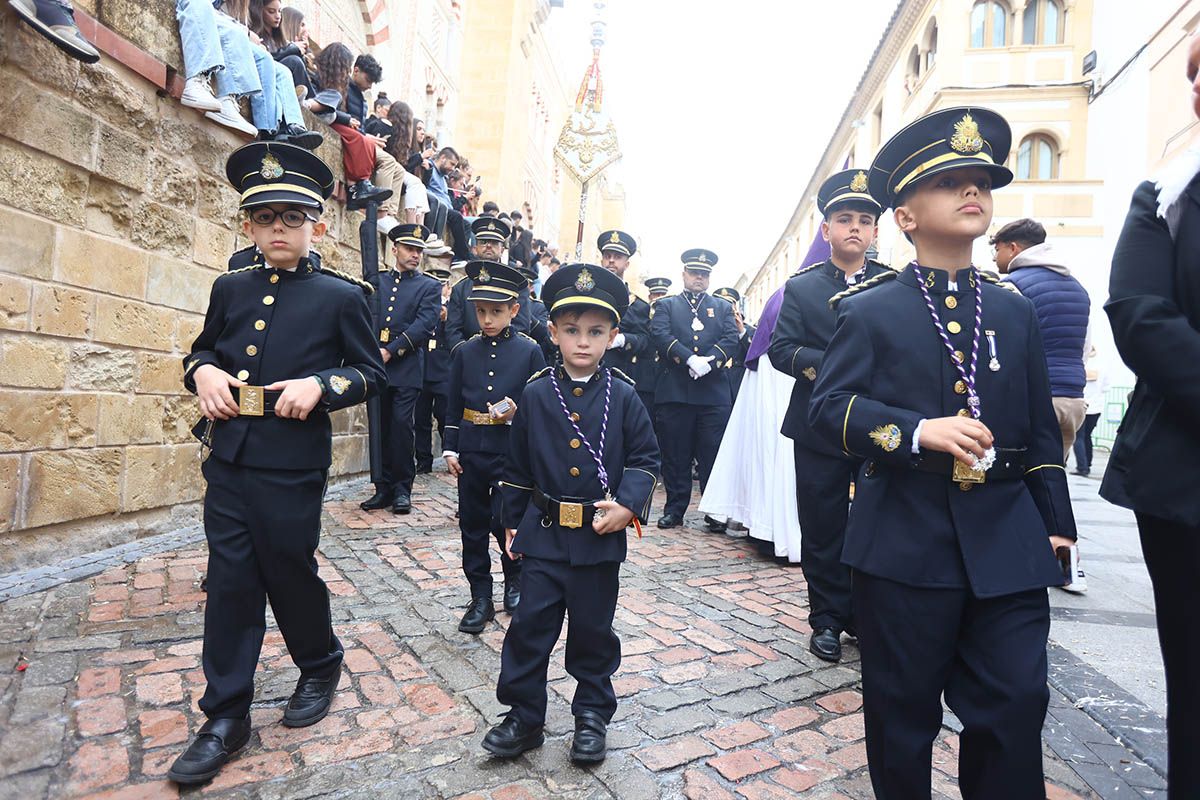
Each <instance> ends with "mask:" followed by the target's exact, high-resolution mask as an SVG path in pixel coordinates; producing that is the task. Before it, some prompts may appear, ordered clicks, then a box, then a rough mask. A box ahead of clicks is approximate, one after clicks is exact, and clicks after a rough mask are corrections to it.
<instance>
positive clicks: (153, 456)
mask: <svg viewBox="0 0 1200 800" xmlns="http://www.w3.org/2000/svg"><path fill="white" fill-rule="evenodd" d="M97 5H98V4H97V2H95V0H91V2H88V1H87V0H85V2H81V3H79V6H80V8H81V9H85V10H89V11H92V12H97V11H98V12H99V14H98V19H100V21H101V22H102V23H104V24H106V25H108V26H109V27H111V28H113V30H115V31H116V32H117V33H118V34H119V35H121V36H123V37H125V38H126V39H127V40H128V41H130V42H134V43H136V44H137V45H138V46H139V47H141V48H143V49H146V50H147V51H152V52H151V54H152V55H154V56H155V57H156V58H158V59H159V60H161V61H164V62H165V63H171V59H172V58H177V55H175V54H177V53H178V42H177V38H176V39H175V40H172V39H171V38H170V37H171V32H172V31H173V30H174V24H175V22H174V15H173V13H172V12H173V6H174V4H173V3H171V2H163V1H162V0H153V2H146V0H137V2H133V1H132V0H129V1H128V2H114V0H104V2H103V3H101V4H99V5H100V7H99V8H98V9H97ZM106 11H107V12H108V13H107V14H106V13H105V12H106ZM163 14H166V17H165V19H164V17H163ZM121 15H125V16H124V17H122V16H121ZM0 118H2V119H3V120H4V122H3V123H2V124H0V573H3V572H6V571H9V570H11V569H14V568H17V567H22V566H26V565H33V564H47V563H53V562H54V560H55V559H56V558H59V557H63V556H66V555H70V554H76V553H82V552H88V551H90V550H92V549H96V548H98V547H103V546H108V545H112V544H116V543H120V542H124V541H128V540H131V539H133V538H136V537H141V536H146V535H151V534H154V533H158V532H162V531H165V530H170V529H174V528H176V527H178V526H181V525H187V524H193V523H194V522H195V521H196V520H197V519H198V503H197V501H198V500H199V498H200V497H201V493H202V485H201V481H200V479H199V469H198V466H199V461H198V445H197V444H196V443H195V442H194V440H193V439H192V438H191V436H190V434H189V428H190V427H191V425H192V424H193V423H194V422H195V420H196V419H198V417H199V411H198V408H197V405H196V402H195V398H194V397H192V396H191V395H189V394H186V393H185V392H184V391H183V388H182V386H181V382H180V378H181V373H182V359H183V355H184V354H185V353H186V352H187V351H188V350H189V348H190V345H191V342H192V339H193V338H194V336H195V335H196V333H197V331H198V330H199V329H200V326H201V324H202V322H203V313H204V309H205V306H206V304H207V302H208V293H209V287H210V285H211V284H212V281H213V279H214V278H216V277H217V275H218V274H220V273H221V272H222V271H223V270H224V269H225V262H226V258H227V257H228V255H229V254H230V253H231V252H232V251H233V250H234V249H236V248H238V247H242V246H244V245H245V244H246V242H242V241H239V237H238V235H237V232H236V226H235V223H236V205H237V195H236V193H234V192H233V190H232V189H231V188H230V187H229V186H228V185H227V184H226V183H225V180H224V177H223V176H224V171H223V166H224V162H225V159H226V157H227V156H228V154H229V153H230V152H231V151H232V150H233V149H234V148H235V147H237V146H238V145H240V144H242V143H243V142H244V141H245V140H244V139H242V138H240V137H239V136H238V135H236V134H234V133H232V132H230V131H228V130H227V129H225V128H222V127H220V126H218V125H216V124H215V123H212V122H210V121H208V120H206V119H205V118H204V117H203V115H202V114H201V113H200V112H197V111H194V110H192V109H188V108H184V107H183V106H181V105H179V103H178V102H177V101H176V100H174V99H172V98H170V97H168V96H165V95H164V94H160V93H159V92H158V91H156V87H155V86H153V85H152V84H151V83H150V82H148V81H147V80H145V79H144V78H142V77H140V76H139V75H138V74H136V73H134V72H132V71H130V70H128V69H126V68H125V67H123V66H122V65H121V64H119V63H117V62H116V61H114V60H112V59H110V58H108V57H107V56H106V57H105V58H104V59H103V60H102V61H101V62H100V63H99V64H97V65H95V66H84V65H81V64H79V63H78V62H76V61H73V60H71V59H68V58H66V57H65V56H63V55H62V54H61V53H60V52H59V51H58V50H56V49H54V48H53V47H52V46H51V45H50V44H49V43H47V42H46V41H45V40H43V39H42V38H41V37H40V36H37V35H36V34H34V33H32V32H31V31H30V29H29V28H28V27H26V26H24V25H23V24H20V23H19V22H18V21H17V18H16V17H15V15H14V14H13V13H12V12H11V10H9V8H8V7H7V5H2V6H0ZM327 133H328V132H327ZM336 143H337V137H336V136H333V135H331V134H330V135H327V144H326V145H325V147H324V148H323V150H322V153H321V155H322V156H323V157H324V158H325V159H326V161H327V162H329V163H330V164H331V165H336V171H337V172H339V173H340V154H339V151H338V150H337V149H336ZM361 219H362V218H361V216H360V215H358V214H346V213H345V212H344V211H343V209H342V207H341V206H340V205H338V204H333V207H332V208H331V209H330V210H329V211H328V212H327V220H328V222H329V223H330V227H331V231H330V234H329V236H328V237H327V239H326V241H325V242H324V243H323V244H321V245H320V246H319V249H320V250H321V252H322V254H323V255H324V257H325V261H326V263H327V264H329V265H330V266H333V267H337V268H340V269H345V270H347V271H350V272H353V273H356V274H357V273H358V272H359V271H360V269H361V267H360V266H359V257H358V252H357V248H358V243H357V238H358V236H357V231H358V223H359V222H360V221H361ZM365 428H366V425H365V412H364V410H363V408H362V407H359V408H356V409H352V410H350V411H348V412H341V413H339V414H337V415H336V417H335V433H336V438H335V440H334V465H333V469H332V475H334V476H345V475H348V474H353V473H356V472H361V471H363V470H365V469H366V440H365Z"/></svg>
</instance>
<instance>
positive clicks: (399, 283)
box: [378, 270, 442, 389]
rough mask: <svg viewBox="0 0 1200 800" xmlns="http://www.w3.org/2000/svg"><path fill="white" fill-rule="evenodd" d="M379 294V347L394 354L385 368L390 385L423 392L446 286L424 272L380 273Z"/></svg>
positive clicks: (397, 271)
mask: <svg viewBox="0 0 1200 800" xmlns="http://www.w3.org/2000/svg"><path fill="white" fill-rule="evenodd" d="M379 294H380V296H379V306H380V308H379V314H380V317H381V318H380V320H379V331H378V337H379V347H381V348H384V349H386V350H387V351H388V352H389V353H391V354H392V357H391V358H390V359H389V360H388V362H387V364H385V365H384V368H385V369H386V370H387V377H388V381H387V385H388V386H389V387H391V388H393V389H396V388H404V389H420V388H421V386H422V384H423V383H424V381H425V348H426V344H427V343H428V342H429V340H430V339H431V338H432V337H433V335H434V331H435V330H436V328H437V322H438V316H439V315H440V312H441V308H442V285H441V284H440V283H438V282H437V281H436V280H434V279H433V278H431V277H429V276H428V275H423V274H421V273H420V272H416V271H412V272H404V271H402V270H388V271H387V272H381V273H379ZM384 331H386V333H384Z"/></svg>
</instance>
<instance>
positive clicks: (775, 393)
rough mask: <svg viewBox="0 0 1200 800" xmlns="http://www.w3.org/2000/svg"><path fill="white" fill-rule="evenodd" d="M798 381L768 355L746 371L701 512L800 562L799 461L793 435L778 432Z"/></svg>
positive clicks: (780, 555)
mask: <svg viewBox="0 0 1200 800" xmlns="http://www.w3.org/2000/svg"><path fill="white" fill-rule="evenodd" d="M795 382H796V381H795V379H794V378H792V377H791V376H789V375H785V374H783V373H782V372H779V371H778V370H776V369H775V368H774V367H772V366H771V361H770V359H768V358H767V357H766V355H764V356H763V357H762V358H760V359H759V360H758V369H757V370H751V369H747V370H746V376H745V378H744V379H743V380H742V387H741V390H740V391H739V392H738V397H737V402H735V403H734V404H733V411H732V413H731V414H730V416H729V425H728V426H727V427H726V428H725V436H724V437H723V438H722V439H721V449H720V450H719V451H718V452H717V460H716V462H715V463H714V464H713V470H712V475H711V476H710V477H709V479H708V490H707V491H706V492H705V493H704V496H703V497H702V498H701V499H700V511H701V512H703V513H705V514H708V515H709V516H712V517H715V518H717V519H721V520H725V519H728V520H730V521H731V522H736V523H739V524H740V525H742V526H744V527H746V528H749V529H750V535H751V536H752V537H754V538H755V539H762V540H763V541H767V542H773V543H774V545H775V555H776V556H779V557H782V558H787V559H788V560H789V561H794V562H798V561H799V560H800V522H799V520H798V518H797V516H796V462H795V458H794V456H793V454H792V440H791V439H788V438H787V437H786V436H784V435H783V434H782V433H780V432H779V428H780V427H781V426H782V425H783V416H784V414H785V413H786V412H787V407H788V401H789V400H790V399H791V396H792V386H793V385H794V384H795Z"/></svg>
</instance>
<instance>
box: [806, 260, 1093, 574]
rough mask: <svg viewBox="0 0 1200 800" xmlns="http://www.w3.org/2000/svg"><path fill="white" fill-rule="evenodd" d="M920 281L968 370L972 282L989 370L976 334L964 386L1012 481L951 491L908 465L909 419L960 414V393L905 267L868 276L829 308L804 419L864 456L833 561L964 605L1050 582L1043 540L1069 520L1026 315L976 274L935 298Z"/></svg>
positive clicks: (1034, 326) (1071, 526)
mask: <svg viewBox="0 0 1200 800" xmlns="http://www.w3.org/2000/svg"><path fill="white" fill-rule="evenodd" d="M922 274H923V275H925V276H926V279H927V281H929V283H931V284H932V285H929V283H927V285H928V288H929V293H930V295H931V297H932V299H933V302H934V303H935V305H936V308H937V309H938V313H939V314H940V315H941V319H942V323H943V325H945V326H946V328H947V329H948V331H950V333H949V336H950V341H951V344H952V345H953V346H954V347H955V348H956V349H957V350H958V351H960V352H962V353H964V354H965V357H966V359H968V361H969V359H970V353H971V342H972V336H973V335H974V329H975V299H974V297H975V291H974V283H975V281H980V282H981V283H982V287H983V329H984V331H992V333H993V339H994V341H995V344H996V351H997V352H996V357H997V360H998V361H999V362H1000V370H999V371H997V372H993V371H991V370H990V369H989V368H988V362H989V360H990V354H989V347H988V342H987V340H986V338H983V339H982V340H981V343H980V355H979V368H978V373H977V378H976V381H977V384H976V385H977V389H978V391H979V395H980V399H981V402H982V405H981V408H982V411H983V416H982V418H981V421H982V422H983V423H984V424H985V425H987V426H988V428H989V429H990V430H991V431H992V434H993V436H994V437H995V446H996V447H997V448H1011V449H1020V448H1024V450H1025V453H1024V462H1025V466H1024V470H1023V475H1024V477H1023V478H1016V479H1011V480H991V479H989V480H988V481H987V482H986V483H983V484H970V483H956V482H955V481H953V480H952V479H951V477H950V475H949V474H944V475H943V474H934V473H930V472H923V471H918V470H916V469H914V468H913V462H914V458H915V457H914V455H913V452H912V443H913V433H914V431H915V429H916V427H917V423H918V422H920V420H922V419H935V418H938V417H948V416H954V415H955V414H960V415H963V416H966V415H967V403H966V399H967V394H966V387H965V385H964V384H963V383H962V381H961V378H960V377H959V374H958V372H957V370H956V369H955V367H954V365H953V364H952V363H951V361H950V354H949V353H948V352H947V350H946V347H945V345H944V344H943V342H942V340H941V338H940V337H939V335H938V333H937V329H936V328H935V327H934V324H933V320H932V318H931V317H930V314H929V309H928V308H927V306H926V304H925V300H924V298H923V297H922V295H921V291H920V289H919V288H918V286H917V279H916V277H915V275H914V272H913V269H912V267H909V268H907V269H906V270H905V271H904V272H902V273H900V274H899V277H894V276H895V275H896V273H888V274H883V275H879V276H878V277H876V278H875V279H874V280H873V281H869V282H865V283H864V284H860V287H864V286H865V287H866V288H860V289H859V290H857V291H853V294H852V295H851V296H848V297H846V298H845V299H843V300H841V301H840V302H838V304H837V310H838V318H837V327H836V329H835V331H834V334H833V338H832V339H831V340H830V342H829V347H828V348H827V349H826V351H825V358H824V360H823V361H822V362H821V370H820V373H819V374H818V376H817V381H816V386H815V388H814V389H813V397H812V405H811V406H810V411H809V421H810V422H811V423H812V426H813V429H814V430H815V431H816V433H817V434H818V435H820V436H823V437H824V438H825V439H826V440H827V441H828V442H829V443H831V444H833V445H834V446H835V447H840V448H841V449H842V450H843V451H845V452H846V453H848V454H852V455H855V456H858V457H860V458H865V459H867V461H866V464H865V465H864V467H863V469H862V470H861V471H860V473H859V479H858V480H857V482H856V484H855V487H856V488H855V495H854V504H853V506H852V507H851V511H850V522H849V525H848V526H847V529H846V545H845V549H844V551H843V558H842V560H843V561H844V562H845V563H846V564H848V565H850V566H851V567H853V568H855V569H858V570H862V571H863V572H865V573H868V574H870V575H875V576H878V577H881V578H887V579H889V580H894V581H897V582H900V583H904V584H907V585H909V586H918V587H927V588H967V587H969V588H970V590H971V591H972V592H973V593H974V595H975V596H976V597H995V596H999V595H1005V594H1012V593H1014V592H1020V591H1024V590H1028V589H1035V588H1040V587H1045V586H1055V585H1061V584H1062V582H1063V577H1062V573H1061V572H1060V571H1059V567H1058V562H1057V560H1056V559H1055V557H1054V553H1053V551H1052V549H1051V547H1050V543H1049V541H1048V540H1047V537H1048V536H1050V535H1051V534H1057V535H1059V536H1065V537H1068V538H1071V539H1074V538H1075V519H1074V516H1073V514H1072V512H1071V499H1070V497H1069V496H1068V494H1067V480H1066V472H1065V471H1064V469H1063V453H1062V434H1061V433H1060V431H1059V427H1058V421H1057V419H1056V417H1055V414H1054V407H1053V405H1052V404H1051V401H1050V383H1049V377H1048V375H1047V371H1046V358H1045V355H1044V351H1043V349H1042V338H1041V333H1040V331H1039V328H1038V322H1037V317H1036V315H1035V313H1034V310H1033V305H1032V304H1031V303H1030V302H1029V301H1028V300H1027V299H1025V298H1024V297H1021V296H1020V295H1018V294H1016V293H1014V292H1012V291H1010V290H1008V289H1006V288H1004V287H1001V286H997V285H996V284H995V283H993V282H991V281H992V280H994V278H992V277H991V276H986V275H981V276H979V277H977V275H979V274H978V273H975V272H974V271H970V272H968V271H967V270H963V271H960V272H959V273H958V276H959V284H960V286H959V288H958V290H957V291H954V292H948V291H947V275H948V273H946V272H944V271H941V270H922ZM984 278H987V279H988V280H984ZM872 284H873V285H872ZM955 328H958V329H959V332H958V333H954V332H953V331H954V329H955ZM921 452H922V453H924V452H925V451H921Z"/></svg>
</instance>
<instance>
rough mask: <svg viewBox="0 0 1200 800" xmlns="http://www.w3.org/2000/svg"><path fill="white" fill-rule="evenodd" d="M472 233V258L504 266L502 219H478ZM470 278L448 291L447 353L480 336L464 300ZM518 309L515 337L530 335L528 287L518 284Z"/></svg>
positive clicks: (504, 224)
mask: <svg viewBox="0 0 1200 800" xmlns="http://www.w3.org/2000/svg"><path fill="white" fill-rule="evenodd" d="M471 231H472V232H473V233H474V234H475V247H474V252H475V258H477V259H479V260H480V261H490V262H493V263H497V264H499V263H503V262H502V259H503V258H504V247H505V245H506V244H507V243H508V237H509V235H510V232H511V228H510V227H509V224H508V223H507V222H505V221H504V220H502V219H495V218H493V217H479V218H477V219H476V220H475V221H474V222H472V223H471ZM471 288H472V284H471V278H470V277H469V276H468V277H466V278H463V279H462V280H461V281H459V282H458V283H456V284H454V288H453V289H451V290H450V300H449V301H448V302H447V303H446V346H447V347H449V348H450V352H451V353H453V352H454V348H456V347H458V346H459V345H460V344H462V343H463V342H465V341H466V340H467V339H470V338H471V337H472V336H474V335H475V334H477V333H479V321H478V319H477V318H476V317H475V306H474V305H473V304H472V303H471V301H470V300H468V299H467V295H469V294H470V293H471ZM517 301H518V302H519V303H520V309H519V310H518V311H517V316H516V317H514V318H513V321H512V328H513V331H515V332H517V333H526V334H529V335H531V336H532V335H533V328H534V319H533V313H532V309H531V307H530V303H529V287H528V286H526V285H525V284H524V283H522V284H521V288H520V290H519V291H518V292H517Z"/></svg>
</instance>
